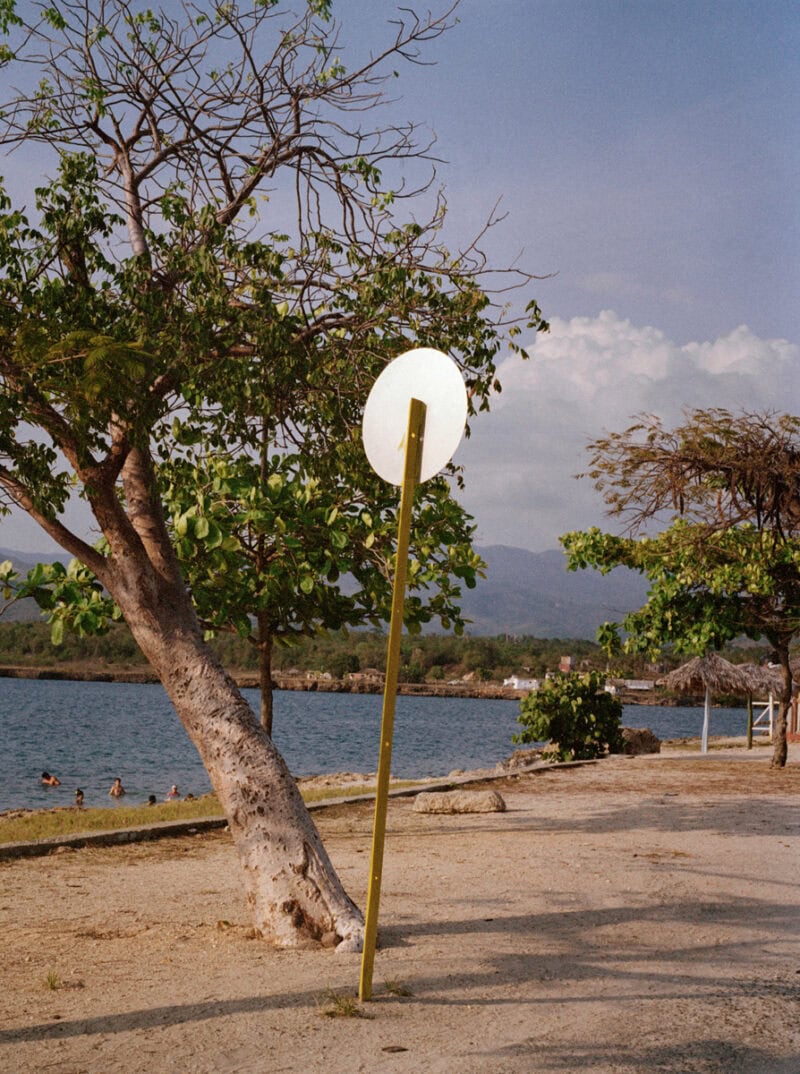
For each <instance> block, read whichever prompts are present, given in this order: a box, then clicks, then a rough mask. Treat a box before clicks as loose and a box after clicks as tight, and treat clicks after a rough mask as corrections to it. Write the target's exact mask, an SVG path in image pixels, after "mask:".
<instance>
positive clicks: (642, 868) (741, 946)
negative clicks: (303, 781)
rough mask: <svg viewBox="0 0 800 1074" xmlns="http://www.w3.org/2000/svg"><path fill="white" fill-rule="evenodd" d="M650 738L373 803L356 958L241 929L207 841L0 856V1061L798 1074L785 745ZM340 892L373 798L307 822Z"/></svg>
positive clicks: (355, 861) (359, 873)
mask: <svg viewBox="0 0 800 1074" xmlns="http://www.w3.org/2000/svg"><path fill="white" fill-rule="evenodd" d="M768 764H769V757H768V751H767V750H765V749H760V750H755V751H753V752H752V753H751V754H747V753H746V752H745V751H742V750H736V751H732V750H731V751H728V750H723V751H718V752H714V753H712V754H710V755H709V756H708V757H705V758H704V757H701V756H700V755H699V754H697V753H693V754H687V753H685V752H678V751H668V752H666V753H663V754H662V755H660V756H650V757H638V758H625V757H614V758H610V759H607V760H604V761H602V762H600V763H598V764H596V765H591V766H587V767H583V768H578V769H569V770H554V771H549V772H545V773H533V774H529V775H524V776H520V777H517V778H508V779H505V780H503V781H501V782H499V783H497V782H495V783H493V784H492V787H493V788H494V789H499V790H500V792H501V793H502V795H503V796H504V798H505V800H506V803H507V806H508V811H507V812H506V813H496V814H470V815H456V816H442V815H427V814H420V813H416V812H414V811H413V803H412V800H411V799H396V800H393V801H392V803H391V805H390V812H389V834H388V841H387V849H386V862H385V871H384V885H383V900H382V907H381V948H380V950H379V952H378V954H377V958H376V964H375V993H376V994H375V999H374V1001H373V1002H370V1003H368V1004H365V1005H364V1006H363V1008H361V1014H362V1015H364V1016H362V1017H352V1016H349V1017H348V1016H339V1017H329V1016H327V1015H326V1014H325V1013H324V1012H325V1009H326V1008H330V1006H331V1002H332V1001H331V995H335V996H340V997H347V996H352V995H353V994H354V993H355V990H356V987H357V982H358V972H359V964H360V956H357V955H339V954H336V953H334V952H331V951H310V950H309V951H296V952H288V951H274V950H272V949H270V948H269V947H267V946H266V945H265V944H264V943H263V942H261V941H260V940H258V939H253V938H251V937H250V930H249V921H248V920H247V916H246V909H245V906H244V900H243V897H242V893H241V889H240V887H239V879H238V864H237V860H236V855H235V852H234V850H233V848H232V846H231V844H230V841H229V838H228V836H227V835H226V833H224V832H217V833H208V834H204V835H197V836H193V837H184V838H181V839H173V838H171V839H166V840H162V841H159V842H155V843H144V844H138V845H133V846H127V847H109V848H93V849H85V850H77V851H75V850H66V851H62V852H59V853H54V854H51V855H49V856H48V857H44V858H37V859H20V860H16V861H10V862H6V863H2V864H0V926H1V927H2V933H3V940H4V958H3V960H2V967H0V1010H1V1011H2V1018H1V1020H0V1070H2V1071H7V1072H9V1074H10V1072H17V1071H25V1070H34V1069H35V1070H37V1071H53V1072H56V1071H57V1072H59V1074H115V1072H119V1074H138V1072H141V1074H149V1072H155V1071H163V1072H169V1074H172V1072H176V1074H195V1072H197V1074H205V1072H209V1074H210V1072H212V1071H214V1072H223V1074H234V1072H235V1074H251V1072H252V1074H262V1072H263V1074H267V1072H270V1074H279V1072H298V1074H301V1072H304V1074H306V1072H307V1074H314V1072H325V1074H355V1072H362V1071H363V1072H374V1071H380V1072H383V1071H391V1072H397V1074H412V1072H413V1074H419V1072H423V1071H424V1072H426V1074H505V1072H509V1074H510V1072H531V1074H539V1072H542V1074H544V1072H548V1074H549V1072H571V1071H578V1070H580V1071H586V1072H588V1074H612V1072H613V1074H644V1072H651V1071H658V1072H667V1074H694V1072H696V1074H797V1072H798V1071H800V888H798V879H800V812H799V811H798V805H799V804H800V795H799V793H798V792H800V751H798V747H797V746H794V747H792V754H791V761H790V764H789V766H788V767H787V768H786V769H785V770H784V771H783V772H773V771H770V770H769V768H768ZM316 819H317V823H318V824H319V826H320V829H321V830H322V833H323V837H324V839H325V842H326V845H327V846H328V848H329V850H330V852H331V855H332V857H333V859H334V861H335V863H336V865H337V867H338V869H339V870H340V872H341V874H342V876H343V878H344V881H345V884H346V886H347V887H348V890H349V891H350V892H351V893H352V894H353V895H354V897H355V898H356V899H357V900H358V901H359V902H360V903H361V904H362V905H363V901H364V897H365V888H366V880H367V867H368V857H369V845H370V837H371V824H372V810H371V807H370V806H369V805H364V804H362V805H351V806H337V807H333V808H330V809H327V810H323V811H321V812H319V813H317V814H316Z"/></svg>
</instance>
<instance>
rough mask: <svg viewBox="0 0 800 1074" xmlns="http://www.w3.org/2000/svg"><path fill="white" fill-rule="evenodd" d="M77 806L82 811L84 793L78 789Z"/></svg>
mask: <svg viewBox="0 0 800 1074" xmlns="http://www.w3.org/2000/svg"><path fill="white" fill-rule="evenodd" d="M75 805H76V806H77V807H78V809H80V808H81V807H82V806H83V791H82V790H81V789H80V787H78V789H77V791H75Z"/></svg>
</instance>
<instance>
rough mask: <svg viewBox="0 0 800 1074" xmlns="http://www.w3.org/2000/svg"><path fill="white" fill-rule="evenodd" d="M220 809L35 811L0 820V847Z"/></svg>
mask: <svg viewBox="0 0 800 1074" xmlns="http://www.w3.org/2000/svg"><path fill="white" fill-rule="evenodd" d="M413 786H415V781H414V780H403V781H398V782H397V783H393V784H392V787H393V788H394V787H413ZM374 792H375V786H374V784H363V785H362V784H359V785H357V786H349V787H314V788H308V789H307V790H303V789H302V788H301V793H302V795H303V798H304V799H305V801H306V802H324V801H325V800H326V799H328V798H341V797H344V796H349V795H360V794H374ZM223 815H224V814H223V812H222V807H221V806H220V804H219V802H218V801H217V798H216V796H215V795H213V794H205V795H203V796H202V797H200V798H192V799H191V800H190V801H188V802H183V801H181V802H159V803H157V804H156V805H154V806H148V805H137V806H124V805H123V806H114V807H111V808H109V809H75V808H71V807H67V808H65V809H55V810H49V809H35V810H32V811H31V812H30V813H24V814H23V815H22V816H16V817H15V816H11V817H0V845H2V844H4V843H33V842H36V841H37V840H39V839H57V838H59V837H62V836H68V835H83V834H84V833H86V832H108V831H118V830H119V829H122V828H138V827H141V826H142V825H147V824H158V823H160V822H161V821H168V820H197V819H199V818H201V817H221V816H223Z"/></svg>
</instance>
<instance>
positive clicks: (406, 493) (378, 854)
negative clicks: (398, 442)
mask: <svg viewBox="0 0 800 1074" xmlns="http://www.w3.org/2000/svg"><path fill="white" fill-rule="evenodd" d="M426 409H427V408H426V406H425V404H424V403H423V402H421V401H420V400H419V399H412V400H411V402H410V404H409V408H408V430H407V432H406V445H405V448H406V450H405V467H404V470H403V484H402V492H401V495H400V518H399V521H398V527H397V562H396V565H395V574H394V589H393V591H392V613H391V619H390V621H389V648H388V654H387V657H386V683H385V686H384V690H383V716H382V718H381V745H380V754H379V759H378V783H377V787H376V791H375V821H374V825H373V830H372V854H371V856H370V863H369V886H368V889H367V913H366V920H365V924H364V951H363V954H362V957H361V979H360V981H359V986H358V996H359V999H361V1000H367V999H370V998H371V996H372V968H373V965H374V962H375V944H376V941H377V938H378V910H379V907H380V901H381V875H382V872H383V846H384V842H385V837H386V809H387V805H388V801H389V779H390V776H391V766H392V733H393V731H394V706H395V699H396V697H397V674H398V670H399V667H400V637H401V634H402V632H403V608H404V605H405V595H406V573H407V569H408V538H409V533H410V531H411V508H412V505H413V502H414V490H415V488H416V487H417V484H418V482H419V473H420V463H421V461H422V440H423V437H424V434H425V412H426Z"/></svg>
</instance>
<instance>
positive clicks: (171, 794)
mask: <svg viewBox="0 0 800 1074" xmlns="http://www.w3.org/2000/svg"><path fill="white" fill-rule="evenodd" d="M180 796H181V792H180V791H179V790H178V784H177V783H173V784H172V786H171V787H170V789H169V791H168V793H167V796H166V798H165V799H164V801H165V802H168V801H169V800H170V799H171V798H180Z"/></svg>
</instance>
